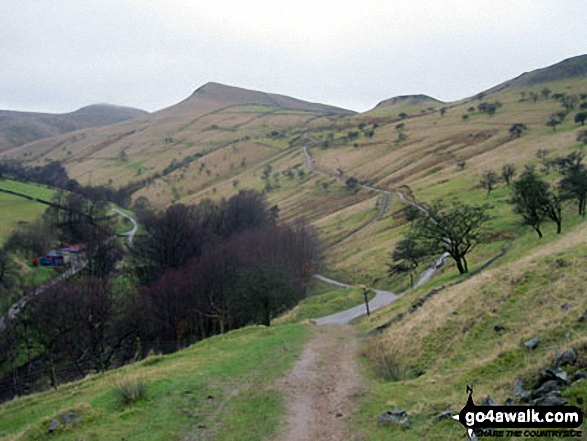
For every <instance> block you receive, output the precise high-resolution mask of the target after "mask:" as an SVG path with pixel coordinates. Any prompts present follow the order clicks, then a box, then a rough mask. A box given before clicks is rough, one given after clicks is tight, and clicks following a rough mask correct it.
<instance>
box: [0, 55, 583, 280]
mask: <svg viewBox="0 0 587 441" xmlns="http://www.w3.org/2000/svg"><path fill="white" fill-rule="evenodd" d="M586 64H587V57H576V58H574V59H571V60H568V61H566V62H562V63H559V64H557V65H554V66H552V67H551V68H546V69H542V70H540V71H537V73H529V74H525V76H526V77H528V78H530V77H533V76H536V75H538V76H539V77H540V78H548V79H552V80H553V81H551V82H549V83H540V85H539V86H533V87H530V86H524V85H523V84H526V83H515V84H514V83H512V84H511V85H510V86H509V87H507V88H506V89H504V90H502V91H500V92H495V93H493V94H491V95H490V96H487V97H486V98H485V100H484V101H483V100H482V99H479V98H480V97H479V95H476V96H474V97H471V98H468V99H464V100H460V101H458V102H454V103H445V104H444V107H445V109H446V113H444V114H443V113H441V112H439V110H438V105H439V102H438V101H436V100H434V99H433V98H429V97H426V96H407V97H398V98H395V99H391V100H386V101H383V102H382V103H381V105H380V106H378V108H379V110H378V108H375V109H373V110H372V111H369V112H365V113H362V114H354V113H352V112H350V111H345V110H342V109H337V108H332V107H329V106H324V105H320V104H313V103H306V102H303V101H299V100H296V99H293V98H289V97H284V96H280V95H274V94H267V93H263V92H257V91H251V90H246V89H240V88H236V87H231V86H225V85H221V84H218V83H208V84H206V85H204V86H202V87H200V88H199V89H198V90H196V91H195V92H194V93H193V94H192V95H191V96H190V97H188V98H187V99H185V100H184V101H182V102H180V103H178V104H176V105H174V106H171V107H169V108H166V109H163V110H160V111H158V112H155V113H153V114H150V115H146V116H143V117H141V118H137V119H134V120H129V121H124V122H121V123H118V124H115V125H110V126H106V127H102V128H94V129H86V130H82V131H78V132H75V133H72V134H65V135H60V136H57V137H52V138H46V139H42V140H39V141H36V142H33V143H29V144H26V145H23V146H20V147H18V148H15V149H12V150H9V151H7V152H4V153H3V154H2V157H4V158H6V157H16V158H21V159H24V160H25V161H27V162H29V163H33V164H35V163H44V162H45V161H47V160H49V159H50V160H60V161H63V163H64V165H65V166H66V168H67V170H68V172H69V174H70V176H72V177H73V178H76V179H78V180H80V182H82V183H88V182H92V183H94V184H100V183H101V184H105V183H111V184H113V185H114V186H121V185H127V184H129V183H134V184H135V185H136V188H138V190H137V191H136V193H135V194H134V197H135V198H137V197H140V196H144V197H147V198H148V199H149V200H150V201H151V202H152V203H153V204H154V205H156V206H159V207H163V206H165V205H167V204H169V203H171V202H182V203H192V202H195V201H197V200H199V199H201V198H204V197H210V198H220V197H224V196H231V195H233V194H235V193H236V192H238V191H239V190H240V189H242V188H255V189H258V190H261V191H266V194H267V197H268V199H269V201H270V203H271V204H278V206H279V208H280V210H281V211H280V217H281V219H283V220H290V219H293V218H298V217H301V216H304V217H305V218H307V219H308V220H309V221H310V222H312V223H313V224H314V225H315V226H316V227H317V228H318V231H319V233H320V235H321V237H322V239H323V241H324V243H325V245H326V246H327V255H328V256H330V260H331V261H330V263H331V265H332V267H333V269H334V270H335V271H340V274H343V275H347V274H348V277H350V278H351V280H357V281H360V280H365V278H377V279H380V280H382V281H383V282H380V283H386V282H385V281H387V277H386V265H385V261H386V259H387V254H388V253H389V250H390V249H391V248H392V247H393V244H394V243H395V242H396V241H397V240H398V239H399V238H400V237H401V231H402V228H403V227H402V225H404V224H405V220H403V218H402V216H401V210H402V209H403V205H402V204H401V203H400V201H399V200H398V199H397V196H396V195H395V196H394V195H392V201H391V209H389V210H387V207H385V206H384V205H385V204H386V202H385V201H384V199H383V197H382V195H381V194H380V193H376V192H373V191H369V190H367V189H351V188H349V187H347V186H346V185H345V184H344V181H345V180H347V179H348V178H349V177H353V178H355V179H357V180H358V181H360V182H364V183H369V184H371V185H375V186H377V187H379V188H381V189H385V190H388V191H390V192H392V193H393V192H394V191H396V190H397V189H400V188H404V193H405V192H406V191H407V193H406V194H408V193H410V191H411V192H412V193H413V195H414V197H415V198H418V199H420V200H423V201H430V200H432V199H434V198H438V197H444V198H450V197H454V196H456V195H458V194H461V193H463V191H464V189H467V191H470V192H471V193H472V194H473V195H474V197H475V199H479V198H480V197H482V196H483V193H482V192H481V191H479V192H478V193H477V192H476V191H475V188H476V187H477V186H478V181H479V176H480V175H481V173H482V172H483V171H485V170H487V169H493V170H498V171H499V170H500V169H501V167H502V166H503V165H504V164H506V163H512V164H515V165H517V166H518V169H520V168H522V167H523V165H524V164H527V163H536V162H537V161H538V160H537V158H536V153H537V152H538V151H539V150H547V151H549V152H551V153H550V154H552V155H554V154H564V153H566V152H570V151H571V150H572V149H574V148H575V146H576V145H577V144H576V141H575V138H576V134H577V131H578V130H579V129H580V126H578V125H576V124H575V123H574V122H573V115H574V114H575V113H577V112H578V111H579V106H580V101H578V102H577V103H576V106H575V108H574V109H572V110H571V111H570V113H569V115H568V116H567V117H566V118H565V119H564V121H563V122H562V124H560V125H559V126H558V127H557V129H556V130H552V129H551V128H549V127H547V126H546V125H545V124H546V122H547V121H548V119H549V117H550V116H551V115H552V114H554V113H557V112H560V111H561V110H562V106H561V102H559V101H557V100H555V99H553V98H552V97H543V96H540V97H539V99H537V100H536V101H534V100H530V99H521V98H520V97H521V93H522V92H524V93H527V94H530V93H531V92H533V93H536V94H537V95H540V90H541V89H542V88H543V87H546V86H548V87H549V88H550V89H551V90H552V94H553V95H554V94H556V93H559V94H563V93H564V94H568V95H577V97H579V96H584V95H583V94H584V93H586V92H587V77H586V76H585V75H583V76H581V72H584V68H583V67H584V66H585V65H586ZM561 66H563V67H561ZM564 66H567V67H564ZM569 66H572V68H571V67H569ZM581 66H583V67H581ZM570 71H572V72H574V73H573V76H572V77H569V75H568V72H570ZM516 84H517V85H516ZM482 102H491V103H493V102H499V104H500V107H499V108H498V109H497V111H496V112H495V114H492V115H489V114H487V113H485V112H482V111H480V110H479V108H478V106H479V105H480V104H481V103H482ZM406 106H407V107H406ZM414 106H415V107H414ZM430 109H432V110H430ZM399 113H405V115H402V117H401V118H400V116H399ZM400 122H401V123H402V124H403V126H401V128H399V129H398V125H399V123H400ZM514 123H523V124H525V125H526V126H527V128H528V130H527V131H525V132H524V134H523V135H522V136H521V137H519V138H512V136H511V134H510V133H509V128H510V127H511V126H512V124H514ZM304 145H306V146H307V147H308V149H309V152H310V154H311V157H312V160H313V161H314V165H315V166H316V167H317V168H318V169H320V170H322V171H324V172H325V173H324V174H318V173H313V172H311V170H308V167H307V164H306V162H307V158H306V156H305V155H304V152H303V151H302V146H304ZM457 164H461V165H463V168H462V169H461V168H460V167H458V166H457ZM404 186H409V191H408V190H407V189H405V187H404ZM382 206H383V208H384V210H383V212H382V210H381V208H382ZM512 228H513V227H512ZM351 233H352V235H351ZM349 235H350V236H349ZM350 269H353V270H352V271H351V272H350V273H349V270H350Z"/></svg>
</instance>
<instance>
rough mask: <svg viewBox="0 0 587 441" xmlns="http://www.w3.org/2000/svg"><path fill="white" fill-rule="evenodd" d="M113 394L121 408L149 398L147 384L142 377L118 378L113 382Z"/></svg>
mask: <svg viewBox="0 0 587 441" xmlns="http://www.w3.org/2000/svg"><path fill="white" fill-rule="evenodd" d="M112 392H113V394H114V396H115V397H116V401H117V402H118V404H120V405H121V406H128V405H129V404H132V403H135V402H137V401H140V400H142V399H144V398H145V397H146V396H147V383H146V382H145V381H144V380H143V379H142V378H141V377H123V376H117V377H115V378H114V380H113V381H112Z"/></svg>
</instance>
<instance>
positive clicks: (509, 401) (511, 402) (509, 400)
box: [503, 397, 516, 406]
mask: <svg viewBox="0 0 587 441" xmlns="http://www.w3.org/2000/svg"><path fill="white" fill-rule="evenodd" d="M503 404H504V406H513V405H514V404H516V402H515V400H514V399H513V398H512V397H508V398H506V400H505V402H504V403H503Z"/></svg>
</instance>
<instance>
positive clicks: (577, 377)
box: [573, 371, 587, 381]
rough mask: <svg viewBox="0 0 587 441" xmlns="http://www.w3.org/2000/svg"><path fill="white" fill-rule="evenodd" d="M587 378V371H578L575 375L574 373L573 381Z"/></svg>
mask: <svg viewBox="0 0 587 441" xmlns="http://www.w3.org/2000/svg"><path fill="white" fill-rule="evenodd" d="M582 379H587V372H583V371H577V372H575V375H573V381H577V380H582Z"/></svg>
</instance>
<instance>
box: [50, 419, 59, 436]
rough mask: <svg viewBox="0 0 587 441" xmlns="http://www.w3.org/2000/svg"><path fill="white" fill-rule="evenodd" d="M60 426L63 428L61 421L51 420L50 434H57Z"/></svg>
mask: <svg viewBox="0 0 587 441" xmlns="http://www.w3.org/2000/svg"><path fill="white" fill-rule="evenodd" d="M59 426H61V423H60V422H59V420H51V424H49V433H53V432H55V430H56V429H57V428H58V427H59Z"/></svg>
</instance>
